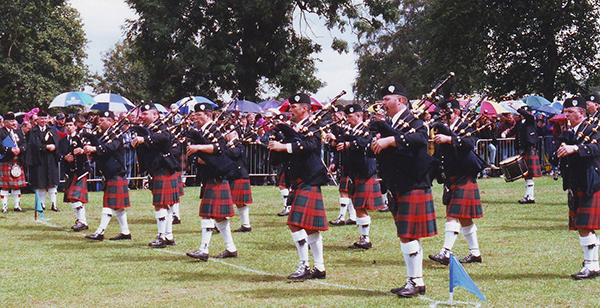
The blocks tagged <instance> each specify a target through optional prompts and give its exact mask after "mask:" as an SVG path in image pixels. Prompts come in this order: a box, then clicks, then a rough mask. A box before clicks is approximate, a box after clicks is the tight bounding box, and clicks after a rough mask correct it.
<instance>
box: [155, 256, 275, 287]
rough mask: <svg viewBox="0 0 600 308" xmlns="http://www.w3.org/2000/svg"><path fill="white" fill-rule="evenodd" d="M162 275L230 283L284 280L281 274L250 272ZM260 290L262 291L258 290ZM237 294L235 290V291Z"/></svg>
mask: <svg viewBox="0 0 600 308" xmlns="http://www.w3.org/2000/svg"><path fill="white" fill-rule="evenodd" d="M189 263H194V264H196V265H198V267H206V268H210V267H212V266H214V264H212V263H210V262H201V261H194V260H191V261H189ZM163 275H165V276H167V277H168V278H167V279H166V280H167V281H182V282H183V281H199V282H206V281H231V282H232V285H235V284H237V283H239V282H240V281H243V282H273V281H286V279H285V277H283V276H273V275H262V274H252V273H243V274H231V273H227V274H224V273H207V272H200V273H198V272H182V271H176V272H174V271H169V272H164V273H163ZM260 292H262V291H260ZM236 294H237V291H236Z"/></svg>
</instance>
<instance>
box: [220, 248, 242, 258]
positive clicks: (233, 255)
mask: <svg viewBox="0 0 600 308" xmlns="http://www.w3.org/2000/svg"><path fill="white" fill-rule="evenodd" d="M237 257H238V253H237V250H236V251H229V250H227V249H225V251H223V252H222V253H220V254H218V255H216V256H215V258H218V259H225V258H237Z"/></svg>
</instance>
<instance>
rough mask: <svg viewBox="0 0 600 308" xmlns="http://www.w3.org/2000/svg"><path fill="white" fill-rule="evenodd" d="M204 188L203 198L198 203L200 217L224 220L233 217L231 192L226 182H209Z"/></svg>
mask: <svg viewBox="0 0 600 308" xmlns="http://www.w3.org/2000/svg"><path fill="white" fill-rule="evenodd" d="M204 186H205V189H204V196H203V197H202V202H201V203H200V217H202V218H226V217H233V216H235V212H234V209H233V201H232V200H231V190H230V188H229V182H228V181H227V180H222V181H220V182H218V183H217V181H215V180H210V181H208V183H206V184H205V185H204Z"/></svg>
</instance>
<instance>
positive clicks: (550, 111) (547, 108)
mask: <svg viewBox="0 0 600 308" xmlns="http://www.w3.org/2000/svg"><path fill="white" fill-rule="evenodd" d="M531 109H533V110H537V111H539V112H543V113H547V114H552V115H554V114H559V113H561V110H558V109H555V108H552V107H551V106H545V105H542V106H533V107H531Z"/></svg>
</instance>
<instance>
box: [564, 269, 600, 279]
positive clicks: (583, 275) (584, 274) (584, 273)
mask: <svg viewBox="0 0 600 308" xmlns="http://www.w3.org/2000/svg"><path fill="white" fill-rule="evenodd" d="M598 275H600V271H592V270H590V269H588V268H587V267H584V268H582V269H581V270H580V271H579V273H575V274H572V275H571V277H572V278H573V279H575V280H581V279H593V278H596V277H598Z"/></svg>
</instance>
